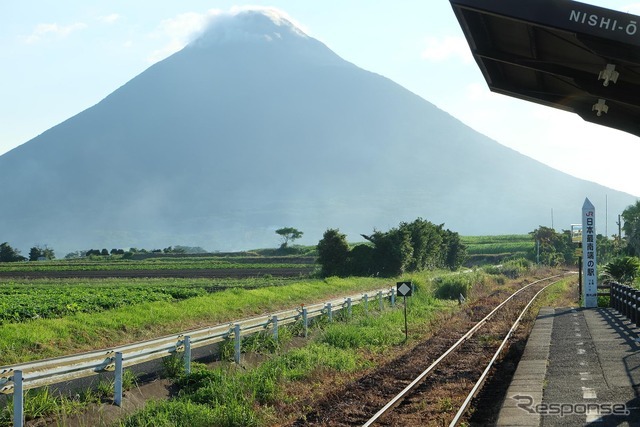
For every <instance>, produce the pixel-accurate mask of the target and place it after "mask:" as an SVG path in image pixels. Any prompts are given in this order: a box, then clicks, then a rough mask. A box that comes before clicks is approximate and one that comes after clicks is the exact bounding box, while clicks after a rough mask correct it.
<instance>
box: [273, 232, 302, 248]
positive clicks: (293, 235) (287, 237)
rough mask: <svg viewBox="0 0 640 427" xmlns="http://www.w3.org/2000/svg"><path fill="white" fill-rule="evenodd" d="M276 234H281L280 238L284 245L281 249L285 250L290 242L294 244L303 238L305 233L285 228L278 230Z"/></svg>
mask: <svg viewBox="0 0 640 427" xmlns="http://www.w3.org/2000/svg"><path fill="white" fill-rule="evenodd" d="M276 234H279V235H280V237H282V245H280V247H281V248H282V249H284V248H286V247H287V245H288V244H289V242H292V243H293V241H294V240H297V239H299V238H301V237H302V235H303V234H304V233H303V232H302V231H300V230H297V229H295V228H293V227H284V228H279V229H277V230H276Z"/></svg>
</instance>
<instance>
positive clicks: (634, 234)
mask: <svg viewBox="0 0 640 427" xmlns="http://www.w3.org/2000/svg"><path fill="white" fill-rule="evenodd" d="M622 219H623V220H624V225H623V226H622V229H623V230H624V239H625V240H626V241H627V252H628V253H629V255H634V256H640V200H638V201H636V203H635V204H634V205H631V206H628V207H627V208H626V209H625V210H624V211H623V212H622Z"/></svg>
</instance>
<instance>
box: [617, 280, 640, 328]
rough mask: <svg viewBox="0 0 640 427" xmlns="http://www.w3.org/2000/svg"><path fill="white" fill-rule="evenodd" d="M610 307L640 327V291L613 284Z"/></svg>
mask: <svg viewBox="0 0 640 427" xmlns="http://www.w3.org/2000/svg"><path fill="white" fill-rule="evenodd" d="M610 305H611V307H613V308H614V309H615V310H617V311H618V312H619V313H620V314H622V315H624V316H625V317H626V318H627V319H629V320H630V321H631V322H632V323H634V324H635V325H636V326H640V290H638V289H635V288H632V287H631V286H627V285H621V284H620V283H615V282H614V283H611V299H610Z"/></svg>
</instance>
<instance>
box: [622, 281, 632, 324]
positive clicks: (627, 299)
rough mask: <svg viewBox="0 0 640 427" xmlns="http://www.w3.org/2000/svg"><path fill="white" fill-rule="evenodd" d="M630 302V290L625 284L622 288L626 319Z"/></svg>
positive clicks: (629, 311)
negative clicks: (624, 287)
mask: <svg viewBox="0 0 640 427" xmlns="http://www.w3.org/2000/svg"><path fill="white" fill-rule="evenodd" d="M630 303H631V290H630V289H629V287H628V286H626V289H625V290H624V315H625V317H626V318H627V319H628V318H629V315H630V314H631V307H630Z"/></svg>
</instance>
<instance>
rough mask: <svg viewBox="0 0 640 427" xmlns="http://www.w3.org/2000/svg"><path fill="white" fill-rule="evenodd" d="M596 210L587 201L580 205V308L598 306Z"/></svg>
mask: <svg viewBox="0 0 640 427" xmlns="http://www.w3.org/2000/svg"><path fill="white" fill-rule="evenodd" d="M596 261H597V260H596V209H595V207H594V206H593V204H592V203H591V202H590V201H589V199H585V200H584V205H582V280H583V285H582V306H583V307H587V308H592V307H597V306H598V276H597V274H598V272H597V267H596Z"/></svg>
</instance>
